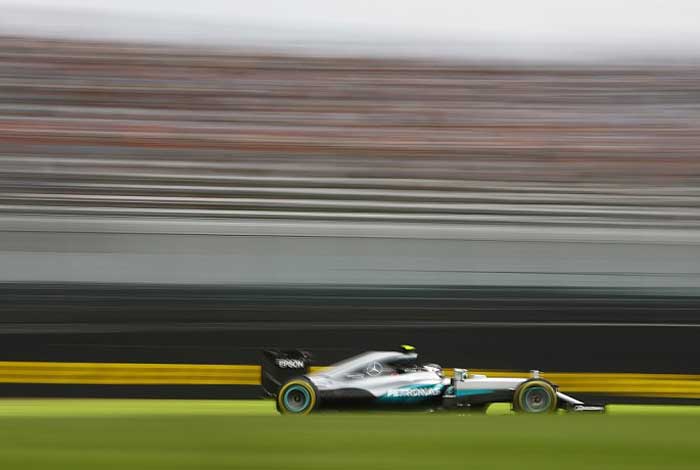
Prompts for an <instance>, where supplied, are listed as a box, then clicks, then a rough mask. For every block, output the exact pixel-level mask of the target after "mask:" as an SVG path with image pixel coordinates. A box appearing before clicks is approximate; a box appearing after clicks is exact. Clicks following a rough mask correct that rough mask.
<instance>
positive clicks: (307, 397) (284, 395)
mask: <svg viewBox="0 0 700 470" xmlns="http://www.w3.org/2000/svg"><path fill="white" fill-rule="evenodd" d="M316 402H317V396H316V389H315V388H314V386H313V385H311V384H310V383H309V382H308V381H306V380H302V379H295V380H290V381H289V382H287V383H286V384H284V385H283V386H282V388H280V391H279V393H278V394H277V411H279V412H280V413H281V414H283V415H307V414H309V413H311V411H313V409H314V408H315V407H316Z"/></svg>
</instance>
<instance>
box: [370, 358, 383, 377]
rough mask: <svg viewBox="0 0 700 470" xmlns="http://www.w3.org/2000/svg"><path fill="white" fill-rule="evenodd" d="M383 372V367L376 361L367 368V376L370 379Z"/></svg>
mask: <svg viewBox="0 0 700 470" xmlns="http://www.w3.org/2000/svg"><path fill="white" fill-rule="evenodd" d="M382 370H384V368H383V367H382V365H381V364H380V363H378V362H376V361H375V362H372V363H371V364H370V365H368V366H367V375H369V376H370V377H374V376H376V375H379V374H381V373H382Z"/></svg>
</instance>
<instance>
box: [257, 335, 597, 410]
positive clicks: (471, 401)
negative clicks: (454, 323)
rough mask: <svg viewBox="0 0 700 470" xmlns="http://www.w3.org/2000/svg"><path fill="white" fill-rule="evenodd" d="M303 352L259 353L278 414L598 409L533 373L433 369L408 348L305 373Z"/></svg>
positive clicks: (265, 387) (307, 369) (267, 389)
mask: <svg viewBox="0 0 700 470" xmlns="http://www.w3.org/2000/svg"><path fill="white" fill-rule="evenodd" d="M310 360H311V355H310V354H309V353H308V352H305V351H299V350H291V351H279V350H267V351H264V359H263V365H262V372H261V373H262V377H261V383H262V386H263V390H264V391H265V392H266V393H267V394H268V395H270V396H273V397H275V402H276V404H277V410H278V411H279V412H280V413H282V414H296V415H305V414H309V413H311V412H312V411H313V412H315V411H318V410H342V409H397V408H398V409H426V410H461V411H475V412H485V411H486V408H487V407H488V406H489V405H490V404H491V403H496V402H506V403H512V408H513V410H514V411H517V412H521V413H554V412H556V411H557V410H558V409H564V410H568V411H574V412H580V411H596V412H603V411H605V407H604V406H589V405H586V404H584V403H583V402H582V401H580V400H577V399H575V398H573V397H570V396H569V395H566V394H564V393H562V392H560V391H559V390H558V387H557V386H556V385H555V384H553V383H551V382H550V381H548V380H546V379H544V378H542V377H541V376H540V374H539V372H538V371H531V377H530V378H528V379H525V378H489V377H486V376H485V375H477V374H470V373H469V371H467V370H465V369H454V373H453V376H452V377H450V378H448V377H445V376H444V373H443V369H442V367H440V366H439V365H437V364H424V365H419V364H418V362H417V360H418V354H417V353H416V351H415V348H413V347H412V346H408V345H403V346H402V349H401V350H400V351H370V352H366V353H363V354H360V355H358V356H354V357H351V358H350V359H346V360H344V361H341V362H339V363H337V364H334V365H332V366H330V367H329V368H326V369H321V370H318V371H314V372H311V373H310Z"/></svg>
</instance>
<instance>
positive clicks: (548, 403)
mask: <svg viewBox="0 0 700 470" xmlns="http://www.w3.org/2000/svg"><path fill="white" fill-rule="evenodd" d="M557 405H558V403H557V392H556V390H554V387H553V386H552V384H550V383H549V382H547V381H546V380H538V379H535V380H528V381H527V382H523V383H522V384H521V385H520V386H519V387H518V388H517V390H515V394H514V395H513V409H514V410H515V411H518V412H520V413H536V414H547V413H554V412H556V411H557Z"/></svg>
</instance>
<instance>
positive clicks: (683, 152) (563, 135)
mask: <svg viewBox="0 0 700 470" xmlns="http://www.w3.org/2000/svg"><path fill="white" fill-rule="evenodd" d="M699 151H700V66H696V65H683V64H675V65H666V66H660V65H654V64H644V65H634V64H620V65H611V64H608V65H605V66H599V67H590V66H583V65H579V66H574V65H567V66H563V65H562V66H559V67H557V66H553V65H547V66H544V65H537V64H523V63H520V64H518V63H479V62H471V63H470V62H457V61H454V62H449V61H437V60H435V61H430V60H414V61H412V60H406V59H402V60H397V59H382V58H373V59H360V58H338V57H335V58H334V57H312V56H296V57H292V56H288V55H282V54H273V53H263V52H260V51H257V52H256V51H243V50H234V49H222V48H218V49H217V48H184V47H175V46H159V45H137V44H130V43H97V42H79V41H74V42H72V41H66V40H61V41H59V40H51V41H49V40H40V39H28V38H18V37H3V38H0V215H2V214H5V215H8V214H13V215H18V214H23V215H28V214H32V215H37V214H41V215H46V214H52V215H64V214H71V215H77V214H84V215H90V216H103V215H110V216H130V217H136V216H144V217H146V216H148V217H220V218H250V219H295V220H302V219H303V220H345V221H355V220H357V221H387V222H422V223H446V224H447V223H449V224H455V223H458V224H464V223H479V224H484V223H499V224H500V223H515V224H568V225H571V224H585V225H589V226H590V225H601V226H609V225H614V226H635V227H650V226H655V227H685V228H688V227H696V226H697V225H698V223H699V222H700V217H699V216H700V185H699V184H698V183H700V155H699V154H698V152H699Z"/></svg>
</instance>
